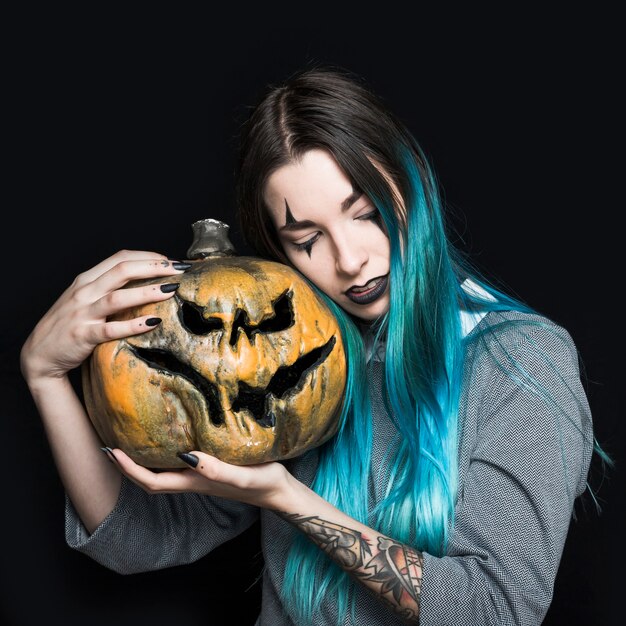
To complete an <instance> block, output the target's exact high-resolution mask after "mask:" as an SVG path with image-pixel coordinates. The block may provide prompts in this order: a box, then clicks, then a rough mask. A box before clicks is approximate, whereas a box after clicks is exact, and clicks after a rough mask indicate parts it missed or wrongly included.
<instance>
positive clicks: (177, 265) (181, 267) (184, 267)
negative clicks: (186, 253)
mask: <svg viewBox="0 0 626 626" xmlns="http://www.w3.org/2000/svg"><path fill="white" fill-rule="evenodd" d="M172 267H173V268H174V269H175V270H188V269H189V268H190V267H191V263H172Z"/></svg>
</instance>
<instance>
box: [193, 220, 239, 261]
mask: <svg viewBox="0 0 626 626" xmlns="http://www.w3.org/2000/svg"><path fill="white" fill-rule="evenodd" d="M191 228H192V229H193V242H192V243H191V246H190V247H189V250H187V258H188V259H204V258H206V257H208V256H231V255H234V254H236V252H235V248H234V246H233V244H232V243H231V241H230V239H229V238H228V231H229V229H230V226H229V225H228V224H225V223H224V222H220V221H219V220H214V219H211V218H207V219H204V220H198V221H197V222H194V223H193V224H192V225H191Z"/></svg>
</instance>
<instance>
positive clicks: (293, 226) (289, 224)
mask: <svg viewBox="0 0 626 626" xmlns="http://www.w3.org/2000/svg"><path fill="white" fill-rule="evenodd" d="M362 195H363V192H362V191H361V190H359V189H352V193H351V194H350V195H349V196H348V197H347V198H346V199H345V200H343V202H342V203H341V212H342V213H345V212H346V211H347V210H348V209H349V208H350V207H351V206H352V205H353V204H354V203H355V202H356V201H357V200H358V199H359V198H360V197H361V196H362ZM309 226H315V222H312V221H311V220H302V221H300V222H298V221H297V220H296V218H295V217H294V216H293V213H292V212H291V209H290V208H289V203H288V202H287V198H285V225H284V226H282V227H281V228H280V229H279V230H280V231H281V232H282V231H289V230H299V229H300V228H308V227H309Z"/></svg>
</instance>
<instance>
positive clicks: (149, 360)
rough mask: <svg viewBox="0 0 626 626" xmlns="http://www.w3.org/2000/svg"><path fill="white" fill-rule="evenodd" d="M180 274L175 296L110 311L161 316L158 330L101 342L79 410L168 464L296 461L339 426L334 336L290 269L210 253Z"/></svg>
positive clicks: (123, 444) (340, 370) (101, 429)
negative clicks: (190, 455) (202, 457)
mask: <svg viewBox="0 0 626 626" xmlns="http://www.w3.org/2000/svg"><path fill="white" fill-rule="evenodd" d="M170 280H171V279H168V281H170ZM176 280H177V281H178V282H180V287H179V288H178V289H177V291H176V294H175V295H174V296H173V297H172V298H169V299H168V300H165V301H162V302H158V303H151V304H148V305H144V306H141V307H136V308H134V309H131V310H129V311H126V312H125V313H124V314H123V315H119V316H117V317H116V319H127V318H131V317H136V316H140V315H151V316H156V317H160V318H161V319H162V322H161V323H160V324H159V325H158V326H157V327H155V328H154V329H153V330H151V331H149V332H147V333H145V334H141V335H133V336H131V337H127V338H125V339H122V340H115V341H110V342H106V343H103V344H100V345H98V346H97V347H96V349H95V350H94V352H93V353H92V355H91V356H90V358H89V359H88V360H87V361H85V363H84V364H83V368H82V387H83V395H84V400H85V406H86V408H87V412H88V414H89V417H90V419H91V421H92V423H93V425H94V427H95V429H96V431H97V432H98V434H99V436H100V438H101V439H102V441H103V442H104V443H105V444H106V445H108V446H110V447H117V448H121V449H122V450H124V452H126V453H127V454H128V455H129V456H130V457H131V458H132V459H133V460H134V461H135V462H136V463H139V464H140V465H143V466H145V467H149V468H153V469H167V468H177V467H187V466H186V464H185V463H184V462H183V461H181V460H180V459H179V458H178V457H177V454H178V453H179V452H187V451H190V450H200V451H204V452H206V453H208V454H211V455H213V456H216V457H218V458H220V459H221V460H223V461H226V462H228V463H233V464H236V465H250V464H255V463H264V462H267V461H274V460H282V459H288V458H293V457H295V456H299V455H301V454H303V453H304V452H306V451H307V450H309V449H311V448H313V447H316V446H319V445H321V444H322V443H324V442H325V441H327V440H328V439H329V438H330V437H332V436H333V435H334V434H335V432H336V430H337V426H338V417H339V414H340V411H341V405H342V402H343V394H344V388H345V382H346V362H345V353H344V347H343V343H342V340H341V333H340V330H339V326H338V324H337V321H336V319H335V317H334V316H333V315H332V313H331V312H330V311H329V309H328V308H327V306H326V305H325V303H324V302H323V301H322V300H321V299H320V298H319V297H318V296H317V295H316V294H315V292H314V291H313V290H312V289H311V288H310V287H309V285H308V284H307V283H306V281H304V279H303V278H302V277H301V276H300V275H299V274H298V273H297V272H296V271H295V270H293V269H291V268H289V267H288V266H286V265H283V264H280V263H275V262H272V261H265V260H262V259H257V258H255V257H238V256H230V257H228V256H225V257H213V258H208V259H204V260H200V261H195V262H193V266H192V268H191V269H190V270H188V271H187V272H186V273H185V274H183V275H181V276H180V277H177V278H176ZM163 282H167V281H164V280H163V279H153V280H145V281H135V282H134V283H133V284H132V286H136V285H137V284H155V285H156V284H160V283H163ZM129 286H131V285H129Z"/></svg>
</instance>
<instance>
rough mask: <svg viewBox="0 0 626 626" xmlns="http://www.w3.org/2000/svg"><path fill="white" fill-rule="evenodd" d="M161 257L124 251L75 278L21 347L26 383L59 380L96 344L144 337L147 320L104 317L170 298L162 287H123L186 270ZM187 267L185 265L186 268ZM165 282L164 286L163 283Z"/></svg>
mask: <svg viewBox="0 0 626 626" xmlns="http://www.w3.org/2000/svg"><path fill="white" fill-rule="evenodd" d="M174 264H175V262H174V261H170V260H168V258H167V257H166V256H164V255H162V254H157V253H155V252H145V251H139V250H122V251H120V252H117V253H116V254H114V255H112V256H110V257H109V258H107V259H105V260H104V261H102V262H101V263H99V264H98V265H96V266H95V267H93V268H91V269H90V270H87V271H85V272H83V273H81V274H79V275H78V276H77V277H76V278H75V279H74V281H73V282H72V284H71V285H70V286H69V287H68V288H67V289H66V290H65V291H64V292H63V294H62V295H61V296H60V297H59V299H58V300H57V301H56V302H55V303H54V304H53V306H52V307H51V308H50V309H49V310H48V312H47V313H46V314H45V315H44V316H43V317H42V318H41V320H40V321H39V322H38V323H37V325H36V326H35V328H34V329H33V331H32V332H31V334H30V335H29V337H28V338H27V340H26V342H25V343H24V345H23V346H22V350H21V354H20V365H21V369H22V374H23V376H24V378H25V379H26V380H27V381H29V382H30V381H33V380H39V379H46V378H61V377H63V376H65V375H66V374H67V372H68V371H70V370H72V369H74V368H76V367H78V366H79V365H80V364H81V363H82V362H83V361H84V360H85V359H86V358H87V357H88V356H89V355H90V354H91V352H92V351H93V349H94V348H95V347H96V345H97V344H99V343H102V342H104V341H109V340H112V339H120V338H122V337H127V336H129V335H134V334H139V333H144V332H146V331H149V330H150V329H151V328H152V327H153V326H150V325H147V324H146V321H147V320H148V319H149V317H150V316H143V317H138V318H135V319H131V320H126V321H115V322H109V321H107V317H108V316H110V315H113V314H114V313H118V312H120V311H122V310H124V309H127V308H129V307H134V306H138V305H141V304H146V303H149V302H156V301H161V300H166V299H168V298H171V297H172V296H173V295H174V293H175V290H174V291H170V292H167V293H164V292H163V291H161V288H160V285H147V286H142V287H134V288H126V289H123V287H124V285H126V283H128V282H129V281H131V280H134V279H139V278H154V277H159V276H163V277H173V278H174V280H172V281H170V282H175V277H176V276H179V275H180V274H182V272H183V271H184V269H185V266H184V265H183V268H182V269H176V267H180V264H177V265H176V266H175V265H174ZM187 267H189V266H187ZM164 282H168V281H164Z"/></svg>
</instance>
